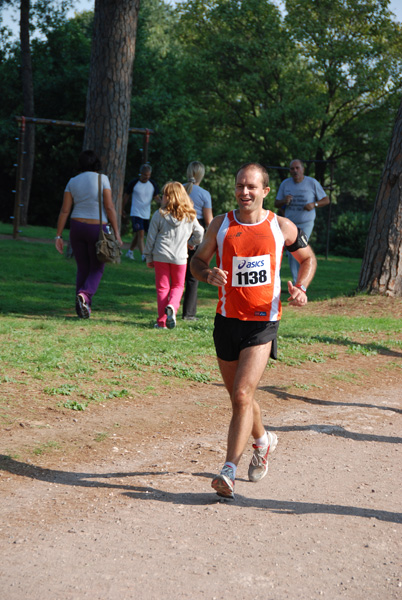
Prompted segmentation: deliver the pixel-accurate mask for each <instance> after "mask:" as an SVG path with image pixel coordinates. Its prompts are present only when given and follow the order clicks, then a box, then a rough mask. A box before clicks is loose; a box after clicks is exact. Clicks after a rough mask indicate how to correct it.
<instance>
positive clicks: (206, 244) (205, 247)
mask: <svg viewBox="0 0 402 600" xmlns="http://www.w3.org/2000/svg"><path fill="white" fill-rule="evenodd" d="M223 219H224V215H218V216H217V217H215V218H214V219H213V220H212V221H211V223H210V225H209V227H208V229H207V231H206V233H205V236H204V239H203V241H202V242H201V244H200V245H199V246H198V248H197V250H196V252H195V254H194V256H193V258H192V260H191V263H190V268H191V273H192V274H193V275H194V277H195V278H196V279H198V280H199V281H205V282H206V283H209V284H211V285H215V286H217V287H219V286H222V285H225V283H226V281H227V271H222V269H218V267H214V268H213V269H211V268H210V267H209V263H210V262H211V260H212V257H213V256H214V254H215V252H216V249H217V242H216V236H217V234H218V231H219V228H220V226H221V225H222V221H223Z"/></svg>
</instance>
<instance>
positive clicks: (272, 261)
mask: <svg viewBox="0 0 402 600" xmlns="http://www.w3.org/2000/svg"><path fill="white" fill-rule="evenodd" d="M268 184H269V177H268V173H267V171H266V169H265V168H264V167H263V166H262V165H260V164H258V163H248V164H246V165H243V166H242V167H241V168H240V169H239V171H238V172H237V175H236V188H235V195H236V200H237V204H238V208H237V210H234V211H231V212H229V213H227V214H225V215H219V216H217V217H215V218H214V219H213V221H212V222H211V224H210V226H209V227H208V229H207V232H206V234H205V237H204V241H203V242H202V243H201V245H200V246H199V247H198V249H197V251H196V253H195V255H194V257H193V259H192V262H191V270H192V273H193V275H194V276H195V277H196V278H197V279H199V280H200V281H205V282H207V283H209V284H211V285H215V286H217V287H218V288H219V301H218V306H217V314H216V316H215V328H214V342H215V348H216V353H217V358H218V364H219V368H220V371H221V374H222V377H223V381H224V383H225V386H226V389H227V390H228V392H229V395H230V399H231V402H232V418H231V421H230V425H229V433H228V442H227V454H226V462H225V464H224V467H223V469H222V471H221V473H220V474H219V475H217V476H216V477H214V479H213V480H212V487H213V488H214V489H215V490H216V492H217V493H218V495H219V496H223V497H226V498H234V485H235V476H236V469H237V465H238V463H239V461H240V458H241V456H242V454H243V452H244V449H245V447H246V444H247V442H248V439H249V437H250V434H252V436H253V438H254V444H253V448H254V454H253V458H252V460H251V463H250V466H249V470H248V476H249V480H250V481H254V482H256V481H259V480H261V479H262V478H263V477H264V476H265V475H266V474H267V472H268V452H269V450H270V449H271V452H272V451H273V450H274V449H275V447H276V444H277V436H276V435H275V433H272V432H267V431H266V430H265V428H264V426H263V424H262V420H261V411H260V407H259V405H258V403H257V402H256V400H255V399H254V393H255V391H256V389H257V386H258V383H259V381H260V379H261V377H262V374H263V372H264V370H265V367H266V365H267V362H268V359H269V357H270V356H272V358H276V335H277V330H278V325H279V320H280V317H281V302H280V294H281V282H280V264H281V260H282V254H283V247H284V246H285V247H286V248H287V250H289V251H290V252H292V254H293V256H294V257H295V258H296V259H297V260H298V262H299V263H300V270H299V274H298V278H297V282H296V283H295V285H293V284H292V282H291V281H289V282H288V290H289V294H290V297H289V304H291V305H293V306H304V305H305V304H306V303H307V294H306V290H307V287H308V285H309V283H310V282H311V280H312V278H313V276H314V273H315V270H316V258H315V256H314V253H313V251H312V249H311V248H310V247H309V246H308V244H307V240H306V238H305V236H304V235H303V232H302V231H301V230H299V229H298V228H297V227H296V225H294V223H292V222H291V221H289V220H288V219H286V218H284V217H278V216H277V215H276V214H275V213H273V212H271V211H268V210H265V209H264V208H263V201H264V198H265V197H266V196H267V195H268V193H269V191H270V188H269V186H268ZM215 253H216V264H217V266H216V267H214V268H212V269H211V268H210V267H209V264H210V262H211V259H212V257H213V256H214V254H215Z"/></svg>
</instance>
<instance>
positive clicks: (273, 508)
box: [0, 455, 402, 523]
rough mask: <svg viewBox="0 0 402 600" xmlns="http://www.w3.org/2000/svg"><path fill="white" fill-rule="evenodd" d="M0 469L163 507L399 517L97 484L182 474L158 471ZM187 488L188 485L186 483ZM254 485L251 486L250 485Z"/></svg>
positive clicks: (9, 464) (8, 462) (11, 465)
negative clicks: (110, 491) (108, 491)
mask: <svg viewBox="0 0 402 600" xmlns="http://www.w3.org/2000/svg"><path fill="white" fill-rule="evenodd" d="M0 468H1V469H2V470H3V471H6V472H8V473H12V474H13V475H20V476H22V477H28V478H30V479H35V480H39V481H45V482H52V483H57V484H58V485H68V486H72V487H84V488H99V489H113V490H121V491H122V493H123V494H124V495H125V496H127V497H128V498H129V499H131V500H152V501H157V502H164V503H167V504H180V505H187V506H207V505H211V504H216V503H224V504H226V505H227V506H228V507H230V506H231V505H233V506H242V507H245V508H254V509H255V508H257V509H258V510H263V511H269V512H274V513H278V514H284V515H286V514H296V515H307V514H328V515H343V516H350V517H362V518H365V519H378V520H380V521H386V522H389V523H401V522H402V514H401V513H397V512H390V511H386V510H376V509H375V508H370V509H369V508H361V507H358V506H344V505H341V504H322V503H313V502H295V501H289V502H288V501H283V500H272V499H265V498H264V499H257V498H247V497H245V496H241V495H239V494H236V500H235V501H234V502H233V501H231V502H228V501H227V500H224V499H222V498H219V497H218V496H216V495H215V494H213V493H211V492H209V493H189V492H185V493H181V492H179V493H173V492H168V491H164V490H160V489H157V488H155V487H152V486H148V485H147V486H144V485H124V484H122V483H120V482H119V483H114V482H112V481H98V480H99V479H106V480H110V479H113V478H118V479H122V478H123V477H147V476H149V477H157V476H161V475H180V474H182V473H183V472H182V471H181V472H178V473H169V472H167V471H161V472H160V473H155V472H152V471H140V472H127V473H125V472H117V473H103V474H102V473H82V472H78V473H74V472H72V471H59V470H54V469H43V468H41V467H37V466H35V465H31V464H27V463H23V462H19V461H16V460H14V459H12V458H10V457H8V456H4V455H0ZM186 474H187V475H190V476H193V477H202V478H205V479H208V480H209V479H212V477H213V474H212V473H186ZM186 485H188V482H186ZM253 485H254V484H253Z"/></svg>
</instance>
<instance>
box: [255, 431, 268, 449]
mask: <svg viewBox="0 0 402 600" xmlns="http://www.w3.org/2000/svg"><path fill="white" fill-rule="evenodd" d="M254 444H255V445H256V446H268V434H267V432H265V433H264V435H263V436H262V437H260V438H258V439H256V440H254Z"/></svg>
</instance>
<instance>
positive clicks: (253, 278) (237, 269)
mask: <svg viewBox="0 0 402 600" xmlns="http://www.w3.org/2000/svg"><path fill="white" fill-rule="evenodd" d="M267 283H271V257H270V255H269V254H263V255H262V256H249V257H248V258H246V257H245V256H234V257H233V262H232V286H233V287H254V286H257V285H267Z"/></svg>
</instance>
